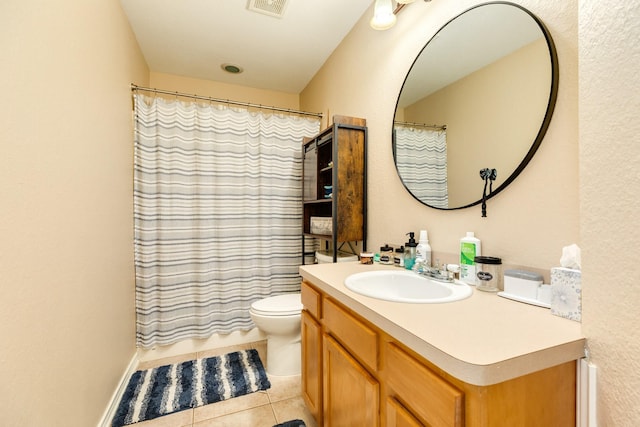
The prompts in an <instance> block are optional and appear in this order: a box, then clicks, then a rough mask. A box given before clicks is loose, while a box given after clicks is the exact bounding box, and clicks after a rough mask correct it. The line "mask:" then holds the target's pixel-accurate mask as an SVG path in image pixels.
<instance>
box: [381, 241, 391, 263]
mask: <svg viewBox="0 0 640 427" xmlns="http://www.w3.org/2000/svg"><path fill="white" fill-rule="evenodd" d="M393 254H394V252H393V248H392V247H391V246H389V245H388V244H385V245H384V246H382V247H381V248H380V264H387V265H393Z"/></svg>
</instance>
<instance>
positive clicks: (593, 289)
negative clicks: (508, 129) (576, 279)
mask: <svg viewBox="0 0 640 427" xmlns="http://www.w3.org/2000/svg"><path fill="white" fill-rule="evenodd" d="M579 23H580V26H579V32H580V38H579V40H580V42H579V58H580V156H579V159H580V213H581V214H580V234H581V241H582V246H583V271H584V273H583V274H584V292H583V293H584V304H583V307H584V308H583V322H582V324H583V331H584V333H585V335H586V336H587V337H588V345H589V349H590V353H591V356H592V361H593V362H594V363H595V364H596V365H597V367H598V401H599V402H598V411H599V421H600V422H599V425H600V426H637V425H640V359H639V357H638V355H639V354H640V327H639V323H640V285H639V284H638V280H637V276H638V275H637V272H636V271H635V267H636V264H637V258H638V256H637V254H636V253H635V248H636V247H637V242H638V241H639V240H640V226H639V222H638V213H639V212H640V143H639V142H638V139H639V135H640V120H638V112H640V75H639V74H638V71H639V70H640V45H639V44H638V43H637V41H638V40H640V3H639V2H637V1H633V2H615V1H605V2H593V1H588V0H581V1H580V19H579Z"/></svg>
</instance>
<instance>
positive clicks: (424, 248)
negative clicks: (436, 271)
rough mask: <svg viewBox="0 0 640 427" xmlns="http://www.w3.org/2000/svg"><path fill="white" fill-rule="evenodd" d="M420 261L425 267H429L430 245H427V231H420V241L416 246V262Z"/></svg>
mask: <svg viewBox="0 0 640 427" xmlns="http://www.w3.org/2000/svg"><path fill="white" fill-rule="evenodd" d="M418 259H420V260H422V261H423V262H424V263H425V265H426V266H427V267H431V245H429V237H428V234H427V230H420V239H419V240H418V246H416V261H417V260H418Z"/></svg>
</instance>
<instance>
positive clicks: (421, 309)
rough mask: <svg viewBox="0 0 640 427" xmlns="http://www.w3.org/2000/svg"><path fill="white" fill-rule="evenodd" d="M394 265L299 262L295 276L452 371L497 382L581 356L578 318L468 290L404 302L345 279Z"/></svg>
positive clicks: (474, 381)
mask: <svg viewBox="0 0 640 427" xmlns="http://www.w3.org/2000/svg"><path fill="white" fill-rule="evenodd" d="M381 269H397V267H393V266H386V265H378V264H374V265H363V264H360V263H358V262H340V263H336V264H314V265H304V266H301V267H300V274H301V275H302V277H303V278H304V279H305V280H307V281H309V282H311V283H312V284H314V285H315V286H316V287H318V288H319V289H320V290H322V291H323V292H325V293H326V294H328V295H330V296H331V297H333V298H334V299H336V300H337V301H339V302H341V303H342V304H344V305H346V306H348V307H350V308H351V309H352V310H354V311H355V312H357V313H358V314H360V315H361V316H362V317H364V318H365V319H367V320H368V321H370V322H371V323H373V324H374V325H376V326H377V327H379V328H380V329H382V330H383V331H385V332H386V333H388V334H389V335H391V336H393V337H394V338H395V339H397V340H398V341H400V342H402V343H403V344H405V345H406V346H408V347H409V348H411V349H412V350H414V351H415V352H417V353H418V354H420V355H422V356H423V357H424V358H426V359H427V360H429V361H430V362H432V363H434V364H435V365H436V366H438V367H439V368H441V369H443V370H444V371H446V372H447V373H449V374H451V375H453V376H454V377H456V378H458V379H460V380H462V381H464V382H466V383H469V384H475V385H480V386H486V385H491V384H496V383H499V382H503V381H506V380H510V379H512V378H516V377H519V376H522V375H526V374H528V373H531V372H535V371H539V370H542V369H545V368H549V367H552V366H555V365H558V364H561V363H565V362H569V361H572V360H577V359H580V358H581V357H583V356H584V347H585V343H586V341H585V338H584V336H583V335H582V332H581V324H580V323H579V322H574V321H572V320H568V319H564V318H561V317H558V316H554V315H552V314H551V312H550V310H549V309H546V308H542V307H537V306H533V305H529V304H524V303H520V302H516V301H512V300H509V299H505V298H502V297H499V296H498V295H495V294H492V293H486V292H481V291H476V289H475V288H474V289H473V294H472V295H471V297H469V298H466V299H464V300H461V301H456V302H450V303H444V304H409V303H397V302H389V301H383V300H378V299H375V298H370V297H366V296H364V295H360V294H357V293H355V292H353V291H351V290H349V289H347V288H346V287H345V285H344V280H345V278H346V277H347V276H349V275H350V274H353V273H360V272H364V271H373V270H381Z"/></svg>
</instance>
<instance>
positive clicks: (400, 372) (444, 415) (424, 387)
mask: <svg viewBox="0 0 640 427" xmlns="http://www.w3.org/2000/svg"><path fill="white" fill-rule="evenodd" d="M385 372H386V378H387V383H388V384H389V387H390V388H391V389H392V390H393V394H394V395H395V396H397V398H398V399H399V400H400V401H402V402H403V403H404V404H405V405H406V406H407V408H408V409H409V410H410V411H411V412H412V413H413V414H415V415H416V416H418V417H419V418H421V419H422V420H423V421H424V422H426V423H427V424H428V425H430V426H434V427H438V426H462V425H464V394H463V392H462V391H460V390H458V389H457V388H456V387H454V386H453V385H452V384H450V383H449V382H447V381H446V380H444V379H443V378H441V377H439V376H438V375H437V374H435V373H434V372H432V371H431V370H430V369H429V368H427V367H426V366H424V365H423V364H421V363H420V362H419V361H418V360H416V359H415V358H413V357H412V356H410V355H409V354H407V353H406V352H405V351H404V350H402V349H401V348H400V347H398V346H396V345H395V344H393V343H388V344H387V345H386V352H385Z"/></svg>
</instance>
